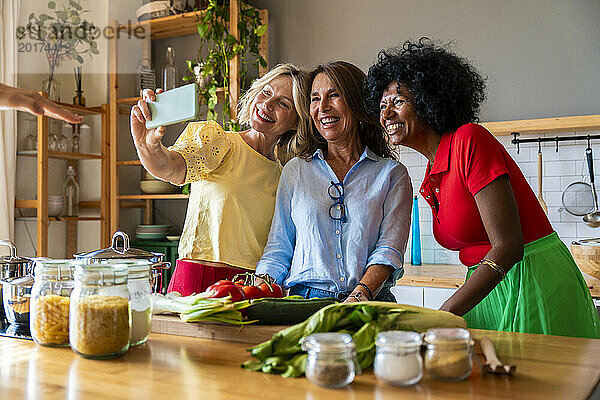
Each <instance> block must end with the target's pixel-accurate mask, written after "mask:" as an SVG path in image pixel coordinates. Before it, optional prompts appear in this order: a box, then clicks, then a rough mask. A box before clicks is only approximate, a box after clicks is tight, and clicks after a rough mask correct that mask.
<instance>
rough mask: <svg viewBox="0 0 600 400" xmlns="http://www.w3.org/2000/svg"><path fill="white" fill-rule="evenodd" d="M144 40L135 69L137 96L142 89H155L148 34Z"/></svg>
mask: <svg viewBox="0 0 600 400" xmlns="http://www.w3.org/2000/svg"><path fill="white" fill-rule="evenodd" d="M145 40H146V42H145V43H144V45H143V46H142V60H141V61H140V63H139V64H138V67H137V70H136V80H135V84H136V92H137V96H141V95H142V91H143V90H144V89H152V90H156V73H155V71H154V67H153V66H152V60H151V59H150V46H151V44H150V36H149V35H148V37H147V38H146V39H145Z"/></svg>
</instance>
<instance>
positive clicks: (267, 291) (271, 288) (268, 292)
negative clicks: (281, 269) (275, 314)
mask: <svg viewBox="0 0 600 400" xmlns="http://www.w3.org/2000/svg"><path fill="white" fill-rule="evenodd" d="M259 288H260V290H262V292H263V294H264V297H278V298H279V297H283V289H282V288H281V286H279V285H278V284H276V283H271V284H268V283H266V282H265V283H261V284H260V286H259Z"/></svg>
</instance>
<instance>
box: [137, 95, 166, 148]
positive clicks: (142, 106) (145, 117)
mask: <svg viewBox="0 0 600 400" xmlns="http://www.w3.org/2000/svg"><path fill="white" fill-rule="evenodd" d="M162 92H163V90H162V89H156V93H154V91H152V90H150V89H145V90H144V91H143V93H142V99H141V100H139V101H138V102H137V104H136V105H134V106H133V107H132V108H131V116H130V120H129V122H130V126H131V136H132V138H133V142H134V144H135V147H136V149H138V152H139V151H140V150H144V149H145V150H146V151H148V150H151V149H156V148H158V147H160V146H161V140H162V138H163V136H164V135H165V132H166V128H165V127H164V126H162V127H158V128H154V129H146V121H149V120H151V119H152V114H151V112H150V108H148V102H150V101H154V100H155V99H156V94H158V93H162Z"/></svg>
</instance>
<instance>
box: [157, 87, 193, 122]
mask: <svg viewBox="0 0 600 400" xmlns="http://www.w3.org/2000/svg"><path fill="white" fill-rule="evenodd" d="M198 96H199V91H198V85H197V84H195V83H191V84H189V85H185V86H180V87H178V88H175V89H171V90H168V91H166V92H162V93H157V94H156V100H154V101H149V102H147V104H148V108H149V110H150V114H151V116H152V118H151V119H150V120H146V129H152V128H156V127H159V126H167V125H172V124H176V123H178V122H184V121H189V120H193V119H198V117H199V112H200V104H199V102H198Z"/></svg>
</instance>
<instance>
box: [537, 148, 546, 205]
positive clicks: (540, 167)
mask: <svg viewBox="0 0 600 400" xmlns="http://www.w3.org/2000/svg"><path fill="white" fill-rule="evenodd" d="M537 198H538V200H539V202H540V206H542V209H543V210H544V212H545V213H546V214H548V207H547V206H546V202H545V201H544V199H543V198H542V152H541V151H538V195H537Z"/></svg>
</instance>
